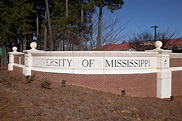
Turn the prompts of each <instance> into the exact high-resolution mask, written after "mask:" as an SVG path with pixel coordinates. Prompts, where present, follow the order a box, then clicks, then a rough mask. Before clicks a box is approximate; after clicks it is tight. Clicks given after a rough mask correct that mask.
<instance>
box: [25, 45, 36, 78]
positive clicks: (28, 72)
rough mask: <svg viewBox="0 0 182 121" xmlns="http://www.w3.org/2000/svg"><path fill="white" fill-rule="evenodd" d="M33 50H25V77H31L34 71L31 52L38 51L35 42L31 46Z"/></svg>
mask: <svg viewBox="0 0 182 121" xmlns="http://www.w3.org/2000/svg"><path fill="white" fill-rule="evenodd" d="M30 47H31V48H32V49H31V50H25V51H24V53H25V66H24V67H23V74H24V75H25V76H28V75H31V71H32V69H31V68H32V55H31V52H33V51H37V50H36V49H35V48H36V47H37V44H36V43H35V42H32V43H31V44H30Z"/></svg>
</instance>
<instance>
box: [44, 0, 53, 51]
mask: <svg viewBox="0 0 182 121" xmlns="http://www.w3.org/2000/svg"><path fill="white" fill-rule="evenodd" d="M45 3H46V13H47V19H48V29H49V39H50V50H54V45H53V39H52V28H51V20H50V14H49V6H48V0H45Z"/></svg>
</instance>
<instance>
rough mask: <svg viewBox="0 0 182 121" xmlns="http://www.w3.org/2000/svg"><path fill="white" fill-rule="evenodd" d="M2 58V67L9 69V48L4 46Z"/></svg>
mask: <svg viewBox="0 0 182 121" xmlns="http://www.w3.org/2000/svg"><path fill="white" fill-rule="evenodd" d="M2 51H3V53H2V56H1V67H8V58H7V47H6V45H4V44H3V45H2Z"/></svg>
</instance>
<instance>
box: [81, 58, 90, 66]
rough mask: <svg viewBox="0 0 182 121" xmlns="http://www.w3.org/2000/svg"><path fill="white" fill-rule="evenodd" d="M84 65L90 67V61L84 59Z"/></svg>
mask: <svg viewBox="0 0 182 121" xmlns="http://www.w3.org/2000/svg"><path fill="white" fill-rule="evenodd" d="M82 66H83V67H88V66H89V61H88V60H87V59H84V60H83V61H82Z"/></svg>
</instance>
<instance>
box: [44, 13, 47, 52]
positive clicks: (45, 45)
mask: <svg viewBox="0 0 182 121" xmlns="http://www.w3.org/2000/svg"><path fill="white" fill-rule="evenodd" d="M45 18H46V23H45V25H44V51H46V50H47V13H46V12H45Z"/></svg>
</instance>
